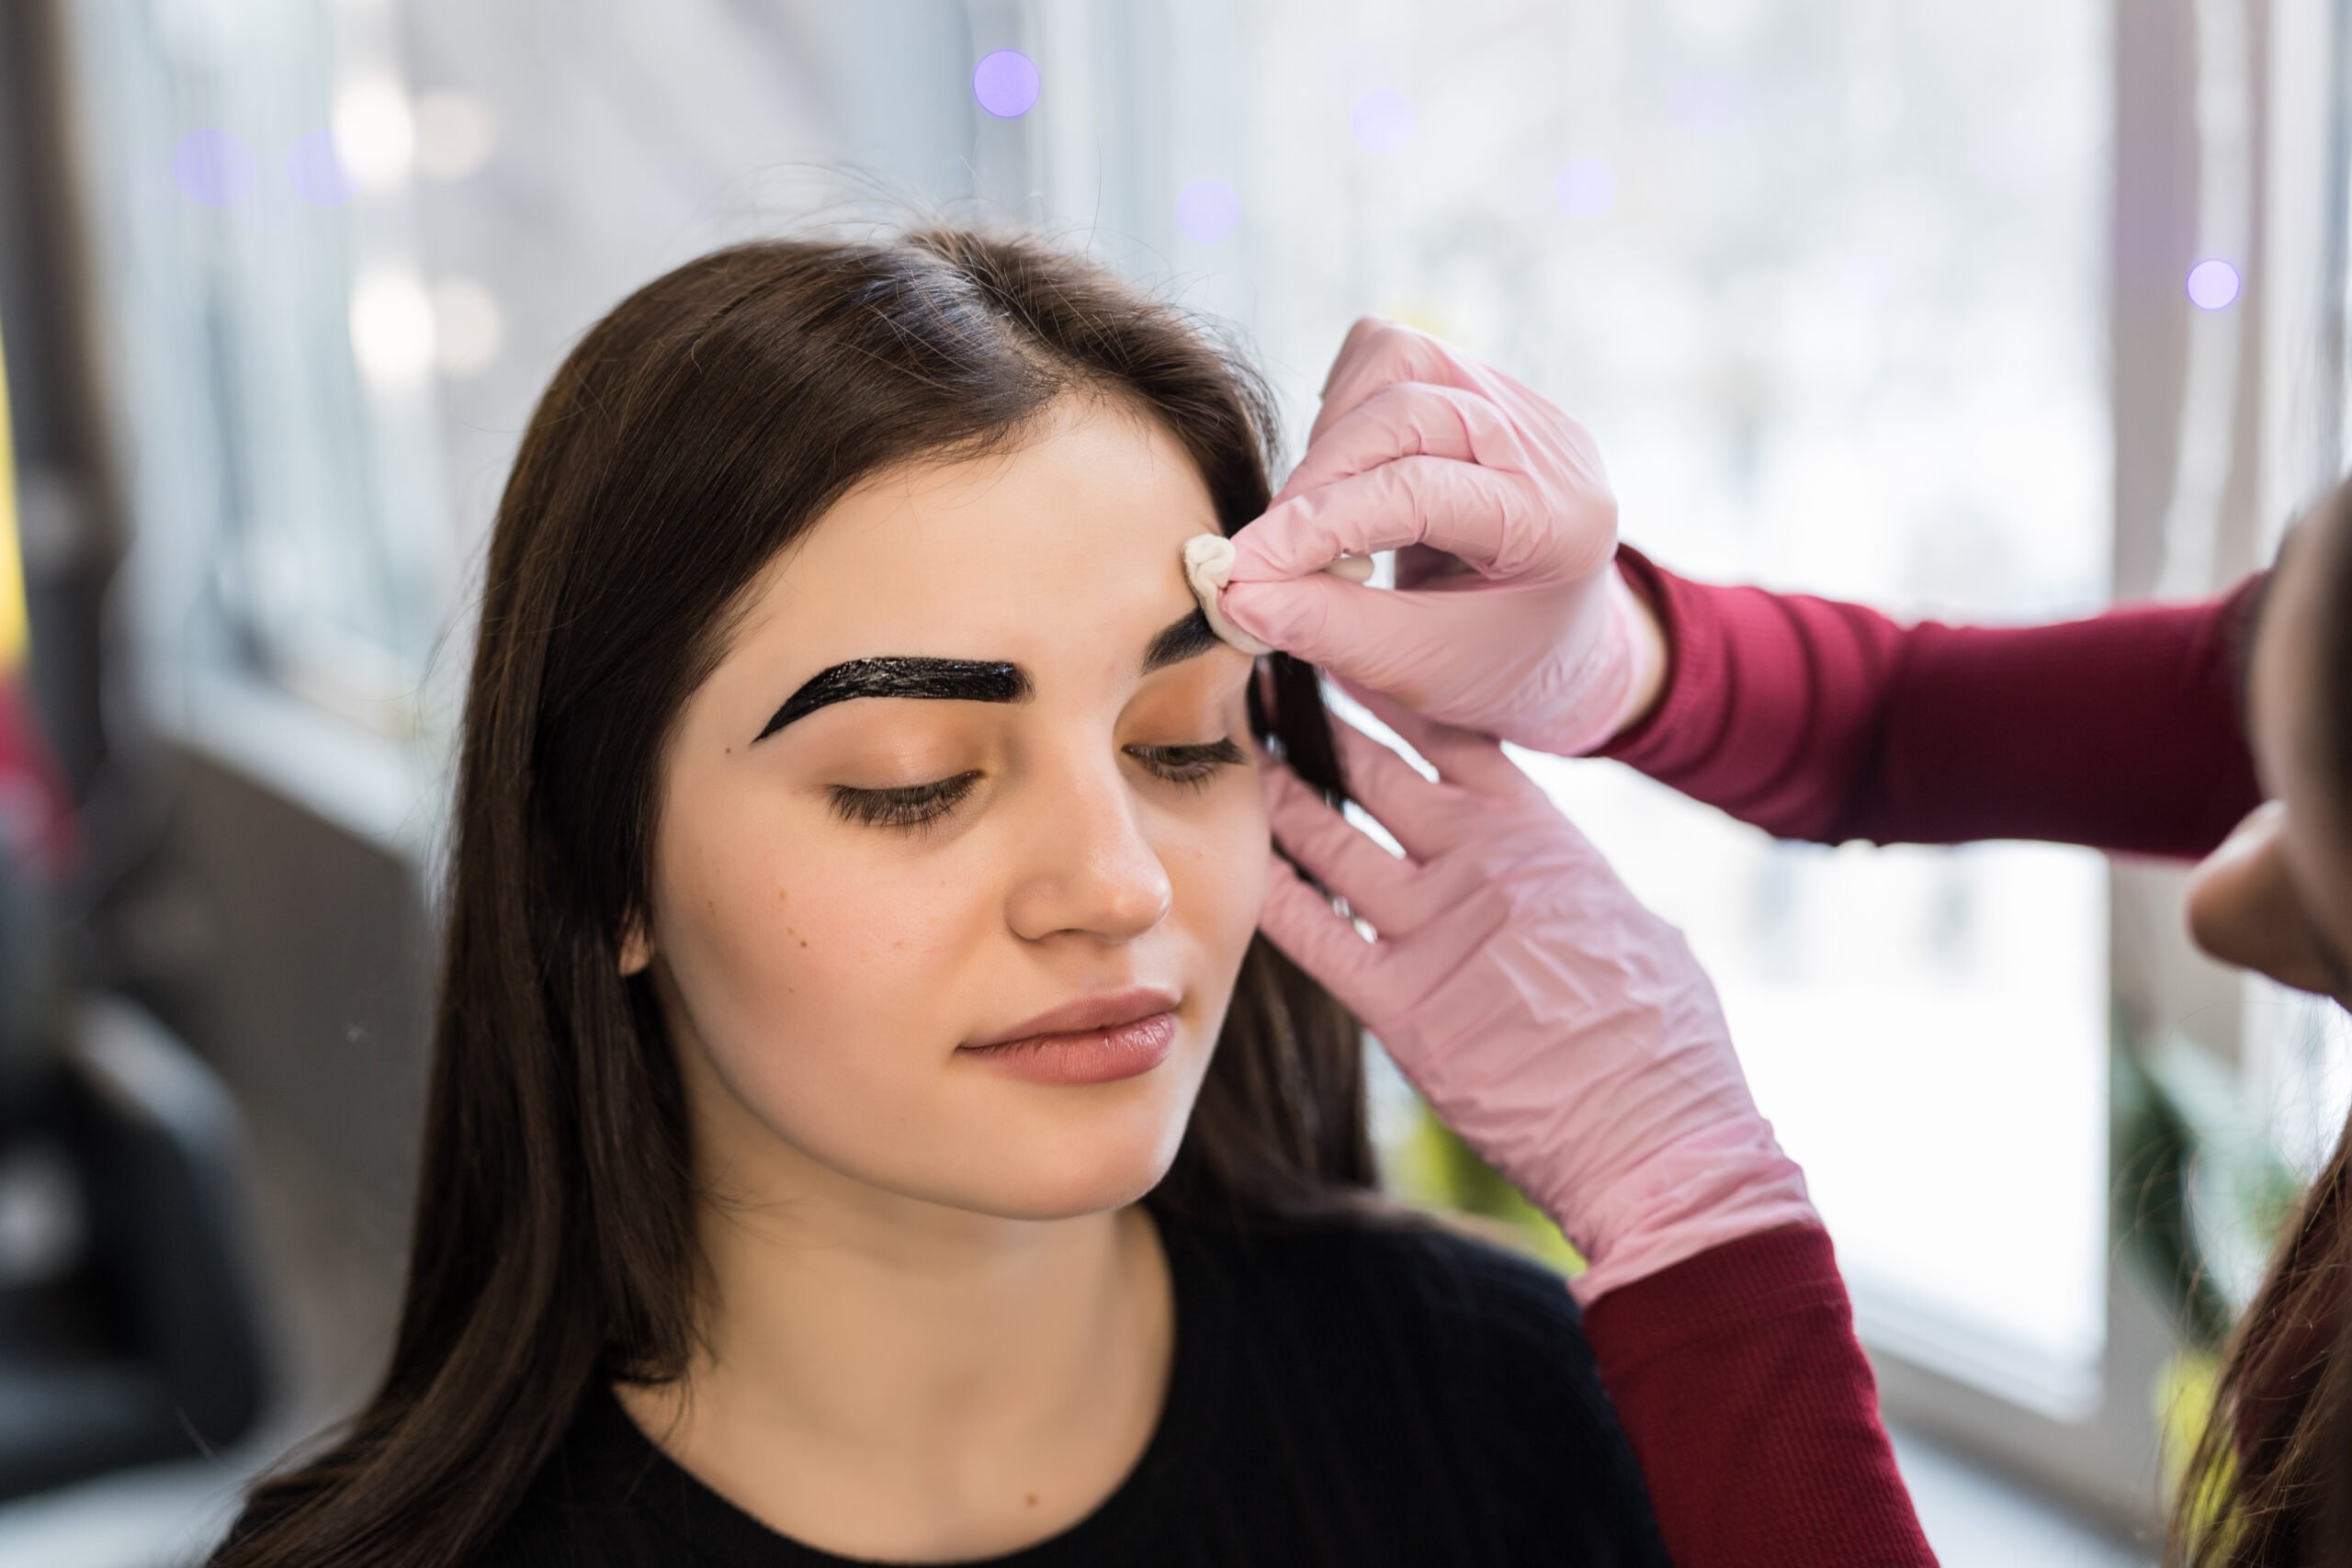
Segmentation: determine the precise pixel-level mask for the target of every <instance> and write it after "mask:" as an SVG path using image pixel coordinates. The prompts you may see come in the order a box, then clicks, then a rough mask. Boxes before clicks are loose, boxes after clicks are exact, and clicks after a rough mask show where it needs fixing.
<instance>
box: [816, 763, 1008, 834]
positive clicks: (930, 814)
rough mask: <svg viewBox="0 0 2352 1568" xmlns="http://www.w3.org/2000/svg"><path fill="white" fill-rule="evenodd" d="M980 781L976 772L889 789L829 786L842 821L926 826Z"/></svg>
mask: <svg viewBox="0 0 2352 1568" xmlns="http://www.w3.org/2000/svg"><path fill="white" fill-rule="evenodd" d="M979 782H980V775H979V774H978V773H957V774H956V776H955V777H954V778H949V779H937V780H934V781H933V782H932V783H930V784H901V785H899V786H897V787H894V788H890V789H857V788H854V787H853V786H851V785H849V784H835V785H834V786H833V815H834V816H836V817H838V818H841V819H842V821H844V822H856V823H860V824H863V825H865V826H866V827H870V828H898V829H916V828H927V827H929V826H930V825H931V824H932V823H933V822H936V821H938V820H939V819H940V818H943V817H944V816H946V815H947V814H948V813H949V812H951V811H953V810H955V809H956V807H957V806H958V805H960V804H962V802H963V799H964V797H965V796H966V795H969V794H971V793H972V787H973V786H974V785H975V784H978V783H979Z"/></svg>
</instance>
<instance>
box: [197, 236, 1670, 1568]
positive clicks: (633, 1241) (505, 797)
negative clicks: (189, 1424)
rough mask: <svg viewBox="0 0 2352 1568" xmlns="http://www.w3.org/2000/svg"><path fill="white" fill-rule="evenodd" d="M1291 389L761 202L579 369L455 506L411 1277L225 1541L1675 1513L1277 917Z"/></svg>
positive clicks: (1577, 1552) (1093, 280)
mask: <svg viewBox="0 0 2352 1568" xmlns="http://www.w3.org/2000/svg"><path fill="white" fill-rule="evenodd" d="M1268 437H1269V426H1268V421H1267V414H1266V406H1265V403H1264V400H1263V399H1262V397H1261V394H1260V393H1259V392H1258V390H1257V389H1256V385H1255V383H1254V382H1253V381H1252V380H1251V379H1250V377H1249V376H1248V375H1247V373H1246V372H1245V371H1244V370H1243V369H1242V368H1241V367H1238V365H1237V364H1236V363H1235V362H1234V361H1233V360H1232V359H1231V358H1230V357H1229V356H1228V355H1225V354H1222V353H1220V352H1219V351H1218V350H1217V349H1216V347H1215V346H1214V345H1213V344H1211V343H1210V342H1209V341H1208V340H1207V339H1206V338H1205V337H1204V334H1203V333H1201V332H1200V331H1199V330H1198V329H1197V328H1195V327H1194V326H1193V325H1191V324H1190V323H1188V322H1187V321H1183V320H1182V319H1181V318H1180V317H1178V316H1177V315H1175V314H1174V313H1173V312H1171V311H1170V310H1167V309H1165V308H1163V307H1161V306H1159V305H1157V304H1155V303H1152V302H1150V301H1148V300H1146V299H1139V298H1137V297H1136V295H1135V294H1133V293H1132V292H1130V291H1129V290H1127V289H1125V288H1122V287H1121V286H1120V285H1118V284H1117V283H1116V282H1114V280H1112V279H1111V278H1109V277H1108V276H1105V275H1103V273H1101V272H1099V271H1097V270H1095V269H1093V268H1092V267H1091V266H1090V265H1086V264H1083V263H1080V262H1078V261H1075V260H1071V259H1069V258H1067V257H1064V256H1061V255H1058V254H1053V253H1051V252H1049V251H1046V250H1045V249H1042V248H1040V247H1038V246H1036V245H1034V244H1031V243H1021V242H1008V241H998V240H987V239H982V238H978V237H975V236H972V235H969V234H963V233H956V232H933V233H927V234H921V235H917V236H914V237H912V238H910V239H907V240H904V241H900V242H897V243H878V244H821V243H766V244H755V245H748V246H743V247H740V248H737V249H734V250H729V251H725V252H721V253H719V254H715V255H711V256H707V257H706V258H704V259H702V260H700V261H697V262H695V263H692V264H690V265H686V266H684V267H682V268H680V269H678V270H677V271H676V272H673V273H672V274H670V275H669V276H665V277H663V278H662V279H660V280H658V281H656V282H654V283H652V284H650V285H649V286H647V287H646V288H644V289H642V290H640V291H639V293H638V294H636V295H635V296H633V297H632V298H630V299H628V300H626V301H625V302H623V303H622V304H621V305H620V306H619V307H618V308H617V309H616V310H614V311H613V312H612V314H611V315H610V316H608V317H607V318H606V319H605V321H602V322H601V323H599V324H598V325H597V326H596V327H595V328H594V330H593V331H591V332H590V333H589V334H588V335H587V337H586V338H585V339H584V340H583V341H582V343H581V344H580V345H579V347H578V348H577V349H576V350H575V351H574V352H573V353H572V355H571V356H570V358H569V359H568V360H567V361H566V363H565V365H564V366H563V367H562V368H561V370H560V371H559V373H558V374H557V376H556V378H555V380H554V382H553V384H552V385H551V386H550V388H549V389H548V392H547V394H546V397H545V398H544V400H542V402H541V404H540V406H539V408H538V410H537V413H536V414H535V416H534V417H533V420H532V422H531V424H530V427H529V429H528V430H527V432H526V435H525V438H524V441H523V444H522V448H521V451H520V453H519V455H518V457H517V458H516V461H515V471H514V474H513V477H512V479H511V480H510V481H509V484H508V487H507V491H506V494H505V497H504V500H503V503H502V505H501V508H500V512H499V515H498V519H497V523H496V530H495V534H494V536H493V539H492V547H491V553H490V559H489V568H488V582H487V585H486V590H485V594H484V600H483V606H482V614H481V633H480V639H479V642H478V644H477V648H476V652H475V662H474V670H473V677H472V684H471V689H470V693H469V699H468V706H467V713H466V725H465V739H464V750H463V759H462V767H461V773H460V778H459V783H458V810H457V814H456V822H457V841H456V845H455V857H454V866H453V872H452V882H451V888H450V895H449V901H448V905H447V916H448V924H447V950H446V955H445V960H444V975H443V980H442V988H441V1000H440V1006H439V1011H438V1019H437V1023H436V1028H435V1043H434V1066H433V1082H432V1088H431V1092H430V1100H429V1106H428V1112H427V1117H428V1120H427V1129H426V1141H425V1148H424V1164H423V1169H422V1174H421V1190H420V1196H419V1200H418V1205H417V1211H416V1219H415V1231H414V1239H413V1259H412V1263H411V1272H410V1283H409V1289H408V1295H407V1300H406V1303H405V1306H404V1310H403V1314H402V1318H401V1327H400V1332H399V1336H398V1340H397V1343H396V1346H395V1348H394V1350H393V1354H392V1360H391V1364H390V1370H389V1371H388V1372H387V1374H386V1377H385V1380H384V1382H383V1385H382V1388H381V1389H380V1391H379V1393H378V1394H377V1395H376V1396H375V1398H374V1399H373V1400H372V1401H371V1402H370V1403H369V1404H368V1407H367V1408H366V1409H365V1410H364V1411H363V1412H361V1413H360V1415H359V1416H357V1418H356V1420H355V1421H354V1422H353V1424H352V1425H351V1427H350V1428H349V1429H348V1431H347V1432H346V1433H345V1435H343V1436H342V1437H341V1438H340V1439H339V1440H337V1441H336V1442H335V1444H334V1446H333V1447H332V1448H331V1449H330V1450H328V1451H326V1452H325V1453H323V1454H322V1455H321V1456H319V1457H316V1458H314V1459H311V1460H310V1461H308V1462H304V1463H300V1464H299V1465H296V1466H294V1467H292V1468H289V1469H288V1470H286V1471H284V1472H281V1473H279V1474H277V1476H275V1477H274V1478H271V1479H269V1480H267V1481H266V1482H265V1483H262V1484H261V1485H259V1486H258V1487H257V1488H256V1489H255V1491H254V1495H253V1498H252V1501H251V1505H250V1506H249V1508H248V1510H247V1512H246V1515H245V1517H244V1518H243V1520H242V1521H241V1522H240V1524H239V1526H238V1528H237V1529H236V1530H235V1531H234V1532H233V1533H232V1540H231V1541H230V1542H229V1544H228V1545H227V1546H226V1547H224V1548H223V1550H222V1551H221V1552H220V1556H219V1558H218V1559H217V1561H218V1562H220V1563H221V1564H223V1565H224V1568H227V1565H233V1568H263V1565H278V1564H285V1565H293V1564H302V1565H305V1568H308V1565H312V1564H321V1563H336V1564H379V1563H380V1564H386V1565H388V1568H389V1565H391V1564H400V1565H401V1568H415V1565H420V1564H458V1563H478V1564H484V1565H492V1564H532V1563H547V1564H555V1563H563V1564H567V1565H603V1564H615V1565H617V1564H639V1563H644V1564H651V1563H657V1562H659V1563H671V1562H702V1563H708V1564H715V1565H724V1568H753V1565H769V1564H786V1563H796V1564H797V1563H821V1562H842V1561H860V1562H865V1561H885V1562H963V1561H973V1560H987V1561H989V1562H1004V1563H1020V1564H1040V1565H1042V1564H1054V1563H1077V1562H1120V1563H1154V1562H1170V1563H1178V1562H1182V1563H1202V1564H1208V1563H1218V1564H1233V1563H1248V1562H1269V1563H1273V1562H1280V1563H1297V1562H1331V1563H1341V1562H1344V1563H1350V1564H1367V1563H1383V1562H1395V1563H1415V1564H1426V1563H1432V1562H1446V1563H1476V1562H1495V1563H1503V1562H1534V1561H1543V1562H1590V1563H1656V1562H1663V1561H1664V1560H1665V1559H1664V1555H1663V1551H1662V1549H1661V1548H1660V1546H1659V1543H1658V1541H1657V1536H1656V1533H1655V1526H1654V1524H1653V1522H1652V1519H1651V1517H1650V1513H1649V1509H1648V1505H1647V1502H1646V1499H1645V1495H1644V1494H1643V1490H1642V1485H1641V1480H1640V1476H1639V1473H1638V1472H1637V1469H1636V1467H1635V1464H1634V1460H1633V1458H1632V1456H1631V1452H1630V1450H1629V1449H1628V1447H1627V1445H1626V1443H1625V1440H1624V1438H1623V1435H1622V1433H1621V1431H1620V1429H1619V1427H1618V1425H1617V1422H1616V1418H1615V1416H1614V1415H1613V1414H1612V1412H1611V1409H1610V1406H1609V1404H1608V1402H1607V1400H1606V1398H1605V1397H1604V1395H1603V1393H1602V1392H1601V1389H1600V1382H1599V1380H1598V1377H1597V1375H1596V1373H1595V1371H1594V1368H1593V1365H1592V1361H1591V1357H1590V1354H1589V1350H1588V1348H1587V1347H1586V1345H1585V1343H1584V1341H1583V1338H1582V1337H1581V1335H1580V1333H1579V1330H1578V1326H1577V1313H1576V1310H1575V1308H1574V1305H1573V1303H1571V1301H1570V1300H1569V1298H1568V1297H1567V1294H1566V1292H1564V1291H1562V1290H1561V1289H1560V1288H1559V1284H1558V1281H1557V1280H1555V1279H1553V1278H1551V1277H1549V1276H1546V1275H1544V1274H1543V1273H1541V1272H1539V1271H1537V1270H1535V1269H1532V1268H1530V1267H1528V1266H1526V1265H1524V1264H1522V1263H1520V1262H1518V1261H1516V1260H1513V1259H1511V1258H1508V1257H1505V1256H1503V1255H1501V1254H1499V1253H1497V1252H1494V1251H1491V1250H1488V1249H1487V1248H1485V1247H1480V1246H1476V1245H1473V1244H1471V1243H1468V1242H1465V1241H1463V1240H1460V1239H1457V1238H1455V1237H1453V1236H1452V1235H1447V1234H1445V1233H1442V1232H1440V1231H1437V1230H1434V1229H1432V1228H1430V1227H1429V1226H1426V1225H1422V1224H1411V1223H1406V1222H1404V1221H1402V1220H1400V1219H1399V1218H1398V1217H1397V1215H1396V1214H1394V1213H1391V1212H1389V1211H1387V1210H1385V1209H1384V1208H1382V1207H1381V1205H1380V1204H1379V1203H1378V1201H1376V1200H1375V1198H1374V1195H1373V1192H1372V1187H1371V1184H1372V1181H1373V1177H1374V1172H1373V1168H1372V1161H1371V1156H1370V1152H1369V1147H1368V1145H1367V1141H1366V1137H1365V1132H1364V1123H1363V1084H1362V1079H1361V1067H1360V1063H1361V1046H1360V1035H1359V1032H1358V1026H1357V1024H1356V1023H1355V1021H1354V1020H1352V1019H1351V1017H1350V1016H1349V1015H1348V1014H1347V1012H1346V1011H1345V1010H1343V1009H1342V1008H1340V1006H1339V1005H1338V1004H1337V1003H1336V1002H1334V1001H1333V1000H1332V998H1331V997H1330V996H1329V994H1328V993H1327V992H1325V991H1324V990H1323V989H1322V988H1321V987H1319V986H1317V984H1315V983H1314V982H1312V981H1310V980H1308V979H1307V978H1306V977H1305V976H1303V975H1302V974H1301V973H1300V972H1299V971H1298V970H1297V969H1296V968H1295V967H1294V966H1293V965H1292V964H1290V963H1289V962H1288V961H1287V960H1285V959H1284V958H1283V956H1282V955H1281V954H1280V953H1278V952H1277V951H1276V950H1274V949H1273V948H1272V946H1270V945H1269V944H1268V943H1266V942H1264V941H1263V940H1262V939H1261V938H1259V937H1258V936H1257V935H1256V934H1255V931H1254V927H1255V925H1256V923H1257V919H1258V915H1259V906H1260V902H1261V897H1262V895H1263V891H1264V877H1265V870H1266V866H1267V842H1268V829H1267V819H1266V807H1265V796H1264V790H1263V786H1262V785H1261V782H1260V775H1259V768H1258V767H1257V766H1256V765H1253V758H1252V753H1253V747H1262V748H1264V749H1265V750H1266V751H1267V752H1269V753H1271V755H1272V756H1273V757H1276V758H1279V759H1281V760H1283V762H1286V764H1287V768H1288V770H1289V772H1288V773H1285V775H1284V776H1285V777H1286V778H1292V779H1295V780H1299V781H1305V782H1304V783H1299V784H1295V786H1294V787H1297V788H1303V789H1306V790H1308V791H1310V792H1312V793H1313V794H1314V795H1316V798H1317V800H1318V801H1329V800H1336V799H1338V798H1339V797H1340V793H1341V791H1342V789H1343V787H1344V786H1343V780H1342V775H1341V773H1340V768H1339V765H1338V763H1337V761H1336V756H1335V751H1334V744H1333V738H1332V733H1331V727H1330V726H1329V722H1328V720H1327V719H1326V717H1325V714H1324V710H1323V708H1322V705H1321V703H1320V699H1319V696H1318V694H1317V684H1316V676H1315V673H1314V671H1312V670H1310V669H1308V668H1307V667H1306V666H1303V665H1300V664H1298V663H1296V662H1295V661H1292V660H1286V659H1276V660H1272V661H1270V665H1269V668H1268V671H1267V674H1266V677H1265V678H1264V679H1263V680H1259V679H1255V678H1253V675H1252V665H1251V662H1250V660H1248V659H1246V658H1244V657H1243V656H1241V655H1239V654H1238V653H1236V652H1234V651H1232V650H1231V649H1227V648H1226V647H1225V646H1224V645H1222V644H1221V643H1219V642H1218V641H1217V640H1216V637H1214V636H1213V635H1212V634H1211V633H1210V631H1209V630H1208V626H1207V623H1206V621H1205V620H1204V618H1203V617H1202V616H1201V615H1200V614H1199V612H1198V610H1197V608H1196V606H1195V604H1194V603H1193V600H1192V598H1191V597H1190V592H1189V590H1188V589H1187V588H1186V586H1185V583H1184V580H1183V577H1182V570H1181V569H1180V565H1179V561H1180V555H1181V551H1182V546H1183V544H1184V542H1185V540H1186V539H1187V538H1189V537H1192V536H1196V535H1199V534H1202V533H1204V532H1212V531H1224V532H1227V533H1229V532H1231V531H1233V530H1235V529H1237V528H1238V527H1239V526H1240V525H1242V524H1243V523H1245V522H1247V521H1248V520H1249V519H1250V518H1251V517H1253V516H1255V515H1257V514H1258V513H1260V512H1261V511H1262V510H1263V509H1264V507H1265V504H1266V502H1267V500H1268V483H1267V478H1266V452H1267V446H1268Z"/></svg>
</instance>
